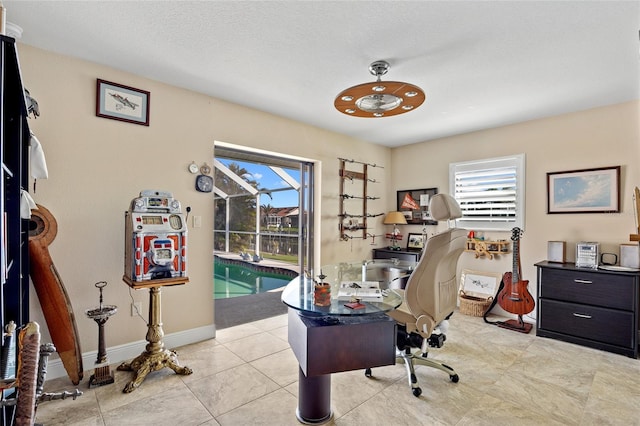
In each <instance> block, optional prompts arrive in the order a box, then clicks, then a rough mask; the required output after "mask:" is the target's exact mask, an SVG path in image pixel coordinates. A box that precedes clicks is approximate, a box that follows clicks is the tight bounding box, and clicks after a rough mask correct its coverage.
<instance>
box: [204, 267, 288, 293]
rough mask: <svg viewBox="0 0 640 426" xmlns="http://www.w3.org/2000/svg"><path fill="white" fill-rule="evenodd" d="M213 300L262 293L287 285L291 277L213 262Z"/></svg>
mask: <svg viewBox="0 0 640 426" xmlns="http://www.w3.org/2000/svg"><path fill="white" fill-rule="evenodd" d="M213 270H214V299H227V298H230V297H238V296H244V295H247V294H257V293H264V292H267V291H272V290H276V289H279V288H281V287H284V286H286V285H287V284H289V281H291V280H292V278H291V277H289V276H286V275H281V274H277V273H272V272H268V271H262V270H254V269H250V268H247V267H244V266H242V265H238V264H221V263H220V262H214V266H213Z"/></svg>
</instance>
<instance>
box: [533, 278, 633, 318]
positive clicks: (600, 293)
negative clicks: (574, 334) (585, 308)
mask: <svg viewBox="0 0 640 426" xmlns="http://www.w3.org/2000/svg"><path fill="white" fill-rule="evenodd" d="M540 274H541V281H540V282H541V283H542V284H541V286H540V294H539V295H538V296H539V297H542V298H546V299H555V300H564V301H567V302H575V303H585V304H589V305H598V306H603V307H608V308H615V309H624V310H627V311H633V310H634V309H635V303H636V301H635V300H634V294H635V292H634V288H635V281H634V277H633V276H625V275H616V274H607V273H603V272H601V271H599V272H590V271H568V270H559V269H552V268H543V269H541V271H540Z"/></svg>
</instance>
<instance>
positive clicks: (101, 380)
mask: <svg viewBox="0 0 640 426" xmlns="http://www.w3.org/2000/svg"><path fill="white" fill-rule="evenodd" d="M95 286H96V288H98V289H99V290H100V306H99V307H97V308H94V309H87V310H86V311H85V313H86V314H87V316H88V317H89V318H91V319H92V320H94V321H95V322H96V324H98V357H97V359H96V363H95V365H96V368H95V370H94V374H93V375H92V376H91V378H90V379H89V388H92V387H97V386H104V385H108V384H111V383H113V382H114V378H113V373H112V372H111V369H110V368H109V362H108V358H107V350H106V346H105V343H104V324H105V323H106V322H107V320H108V319H109V318H110V317H111V316H112V315H114V314H115V313H116V312H118V307H117V306H114V305H103V304H102V289H104V287H106V286H107V282H106V281H99V282H97V283H96V284H95Z"/></svg>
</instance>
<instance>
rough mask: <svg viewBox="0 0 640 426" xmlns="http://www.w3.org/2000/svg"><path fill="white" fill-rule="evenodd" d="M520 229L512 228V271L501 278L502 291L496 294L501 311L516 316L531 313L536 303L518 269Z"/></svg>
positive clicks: (527, 282) (527, 283)
mask: <svg viewBox="0 0 640 426" xmlns="http://www.w3.org/2000/svg"><path fill="white" fill-rule="evenodd" d="M521 233H522V230H521V229H520V228H517V227H516V228H513V229H512V232H511V241H513V270H512V272H505V274H504V275H503V276H502V284H503V285H502V289H501V290H500V293H499V294H498V298H497V300H498V304H499V305H500V307H501V308H502V309H504V310H505V311H507V312H510V313H512V314H516V315H525V314H528V313H529V312H531V311H533V308H535V306H536V303H535V301H534V300H533V296H531V293H529V290H528V289H527V286H528V285H529V281H528V280H521V279H520V275H521V269H520V235H521Z"/></svg>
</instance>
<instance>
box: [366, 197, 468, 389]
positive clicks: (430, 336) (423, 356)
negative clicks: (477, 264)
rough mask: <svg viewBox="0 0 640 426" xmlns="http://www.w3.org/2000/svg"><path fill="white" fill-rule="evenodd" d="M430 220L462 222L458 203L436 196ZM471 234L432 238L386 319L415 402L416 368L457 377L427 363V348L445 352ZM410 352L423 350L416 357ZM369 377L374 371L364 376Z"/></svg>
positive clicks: (445, 367) (452, 230) (453, 231)
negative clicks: (394, 329)
mask: <svg viewBox="0 0 640 426" xmlns="http://www.w3.org/2000/svg"><path fill="white" fill-rule="evenodd" d="M429 211H430V213H431V216H432V217H433V218H434V219H435V220H438V221H442V220H447V221H448V220H451V219H457V218H459V217H461V216H462V213H461V211H460V206H459V205H458V203H457V202H456V200H455V199H454V198H453V197H451V196H450V195H447V194H436V195H434V196H433V197H432V198H431V202H430V203H429ZM466 241H467V232H466V231H465V230H463V229H456V228H449V229H448V230H447V231H444V232H442V233H440V234H437V235H434V236H433V237H431V238H430V239H429V240H428V241H427V244H426V245H425V247H424V251H423V253H422V257H421V259H420V261H419V263H418V265H417V266H416V269H415V270H414V271H413V272H412V273H411V275H410V276H409V279H408V281H407V284H406V287H405V289H404V290H396V291H398V292H401V293H403V296H404V301H403V303H402V305H400V307H399V308H398V309H397V310H395V311H391V312H389V313H388V315H389V316H391V317H392V318H393V319H395V320H396V321H397V323H398V335H397V342H396V345H397V349H396V352H397V353H396V356H397V361H398V362H404V363H405V365H406V367H407V374H408V376H409V385H410V386H411V390H412V392H413V394H414V395H415V396H420V395H421V394H422V389H420V387H419V386H418V380H417V378H416V375H415V371H414V364H420V365H426V366H429V367H434V368H437V369H439V370H442V371H444V372H445V373H447V374H449V378H450V379H451V381H453V382H454V383H456V382H458V379H459V377H458V375H457V374H456V372H455V371H454V370H453V368H451V367H449V366H448V365H446V364H443V363H441V362H439V361H436V360H431V359H427V352H428V347H429V346H431V347H441V346H442V345H443V344H444V341H445V339H446V336H445V334H444V333H445V331H446V327H447V326H448V322H447V321H446V320H447V319H448V318H449V317H450V316H451V314H452V313H453V311H454V309H455V308H456V305H457V297H458V280H457V278H456V270H457V264H458V258H459V257H460V254H461V253H462V252H463V251H464V249H465V245H466ZM412 348H420V349H418V350H416V351H415V352H412V351H411V350H412ZM365 374H366V375H367V376H370V375H371V370H370V369H367V371H365Z"/></svg>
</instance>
